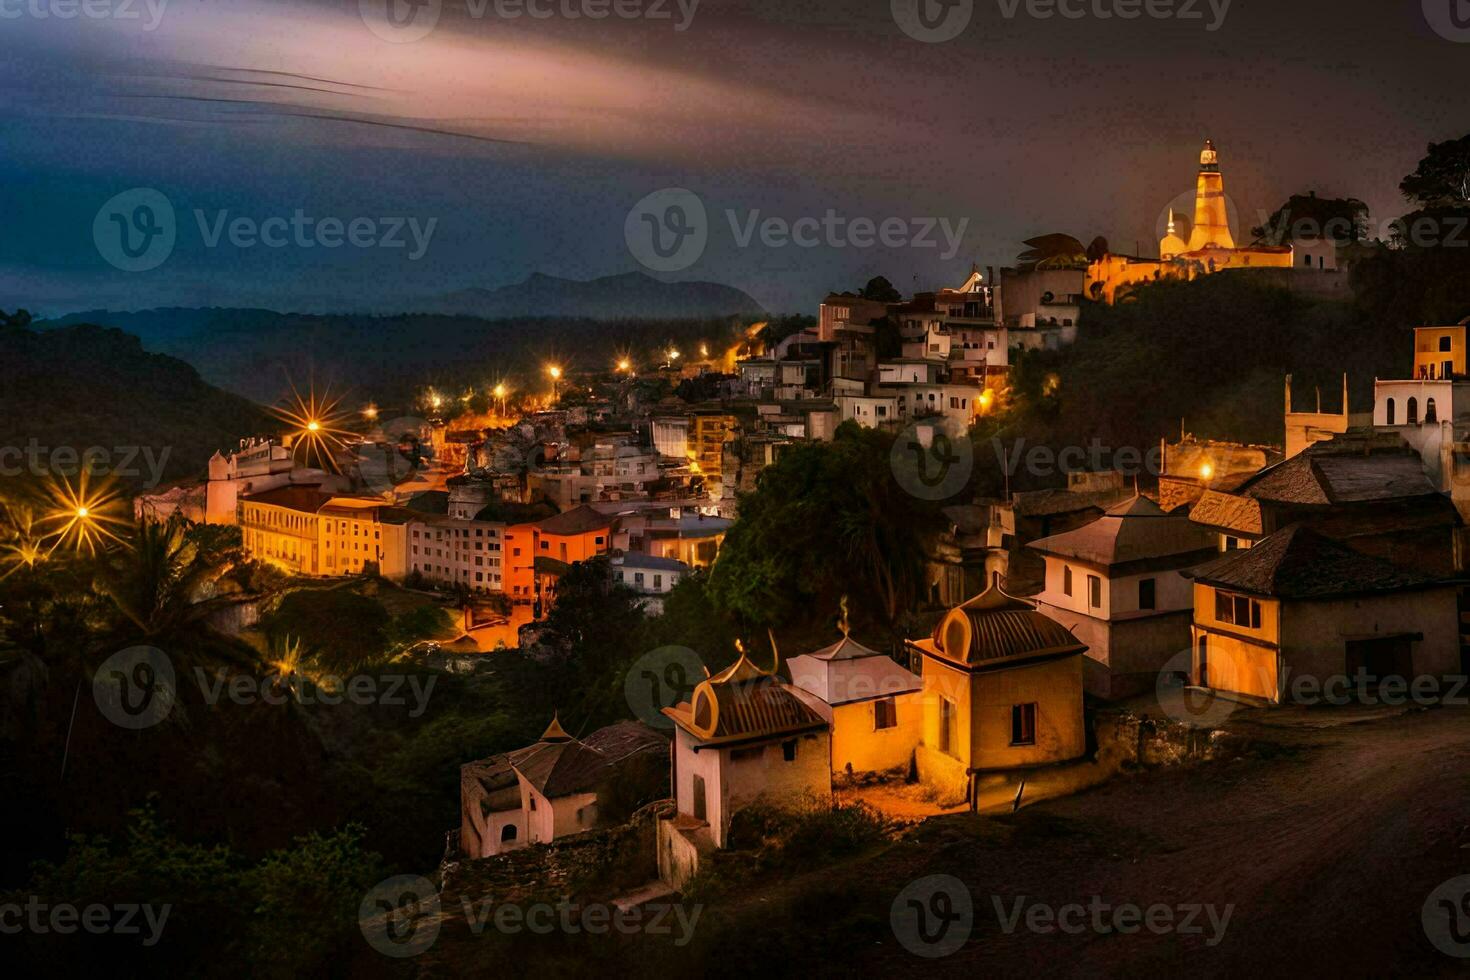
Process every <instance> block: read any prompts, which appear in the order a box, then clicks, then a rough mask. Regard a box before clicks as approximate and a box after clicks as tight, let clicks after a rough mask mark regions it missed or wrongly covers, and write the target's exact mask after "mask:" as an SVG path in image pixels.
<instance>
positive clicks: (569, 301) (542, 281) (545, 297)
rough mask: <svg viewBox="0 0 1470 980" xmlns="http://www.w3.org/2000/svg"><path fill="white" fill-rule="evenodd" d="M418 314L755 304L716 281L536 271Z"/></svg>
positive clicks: (574, 312)
mask: <svg viewBox="0 0 1470 980" xmlns="http://www.w3.org/2000/svg"><path fill="white" fill-rule="evenodd" d="M410 309H411V311H412V312H417V313H452V314H460V315H463V316H476V317H481V318H483V319H486V320H498V319H506V318H510V317H528V316H557V317H586V318H588V319H593V320H625V319H630V318H634V317H646V318H650V319H655V320H679V319H687V318H695V317H712V316H747V315H748V316H758V315H760V314H761V313H763V311H762V310H761V307H760V304H759V303H757V302H756V301H755V300H754V299H752V298H751V297H750V296H749V295H748V294H747V293H745V292H743V291H741V290H739V289H736V288H734V287H733V286H724V285H721V284H720V283H717V282H663V281H662V280H659V279H654V278H653V277H652V276H648V275H645V274H643V273H641V272H629V273H624V274H622V275H617V276H604V277H602V278H601V279H591V280H587V281H579V280H576V279H559V278H557V277H556V276H547V275H543V274H541V273H539V272H537V273H535V274H533V275H532V276H531V277H530V278H528V279H526V281H524V282H520V283H516V284H514V285H511V286H501V287H499V288H497V289H461V290H458V291H456V292H452V293H446V294H444V295H442V296H437V297H434V298H432V299H430V300H429V301H427V303H423V304H418V303H415V304H414V305H413V306H411V307H410Z"/></svg>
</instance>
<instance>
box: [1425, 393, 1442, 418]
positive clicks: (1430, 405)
mask: <svg viewBox="0 0 1470 980" xmlns="http://www.w3.org/2000/svg"><path fill="white" fill-rule="evenodd" d="M1424 421H1425V422H1427V423H1434V422H1438V421H1439V413H1438V412H1436V411H1435V409H1434V399H1433V398H1430V399H1428V400H1426V401H1425V402H1424Z"/></svg>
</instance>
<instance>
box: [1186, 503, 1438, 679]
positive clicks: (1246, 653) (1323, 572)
mask: <svg viewBox="0 0 1470 980" xmlns="http://www.w3.org/2000/svg"><path fill="white" fill-rule="evenodd" d="M1190 577H1191V578H1192V580H1193V585H1194V624H1193V627H1192V630H1191V633H1192V641H1193V642H1192V648H1191V649H1192V653H1191V658H1192V659H1191V662H1190V678H1189V680H1190V681H1191V682H1192V683H1193V684H1194V685H1196V686H1199V687H1203V688H1209V689H1212V690H1218V691H1223V692H1227V693H1231V694H1237V695H1244V696H1247V697H1250V698H1256V699H1260V700H1261V701H1264V702H1271V703H1282V702H1286V701H1293V700H1297V701H1300V700H1311V699H1312V698H1313V697H1314V696H1315V694H1316V692H1321V691H1322V690H1324V685H1329V684H1339V685H1343V684H1345V683H1347V682H1349V681H1351V682H1352V684H1353V685H1354V689H1356V687H1357V685H1358V680H1359V679H1362V680H1363V682H1364V683H1367V684H1370V685H1377V684H1380V683H1382V682H1383V680H1384V679H1385V678H1388V677H1397V678H1402V679H1404V680H1405V681H1406V682H1412V681H1413V680H1414V679H1415V678H1423V677H1434V678H1442V677H1446V676H1450V675H1454V674H1457V673H1459V672H1460V671H1461V659H1460V645H1459V611H1458V610H1459V606H1458V600H1457V591H1458V589H1457V584H1456V583H1455V581H1453V580H1448V579H1446V578H1445V577H1444V576H1441V575H1436V574H1434V573H1433V572H1431V571H1429V570H1427V569H1424V568H1423V567H1422V566H1416V567H1412V568H1411V567H1406V566H1402V565H1396V564H1394V563H1392V562H1388V561H1385V560H1383V559H1382V558H1379V557H1377V556H1375V555H1369V554H1365V553H1363V552H1360V551H1357V550H1354V549H1353V548H1350V547H1348V546H1346V545H1344V544H1342V543H1340V542H1338V541H1334V540H1333V539H1331V538H1329V537H1327V536H1326V535H1324V534H1322V533H1319V532H1318V531H1317V530H1315V529H1313V528H1312V527H1309V526H1307V525H1305V524H1293V525H1290V526H1288V527H1285V528H1282V529H1281V530H1278V531H1276V532H1274V533H1272V534H1269V535H1267V536H1266V537H1265V538H1262V539H1261V540H1260V541H1258V542H1256V543H1255V544H1254V546H1253V547H1251V548H1249V549H1244V550H1236V551H1231V552H1229V553H1227V554H1225V555H1222V556H1220V557H1219V558H1216V559H1215V560H1213V561H1211V562H1208V563H1206V564H1204V565H1201V566H1199V567H1197V568H1195V569H1193V570H1192V571H1191V572H1190ZM1303 685H1305V687H1304V686H1303ZM1344 689H1346V688H1344Z"/></svg>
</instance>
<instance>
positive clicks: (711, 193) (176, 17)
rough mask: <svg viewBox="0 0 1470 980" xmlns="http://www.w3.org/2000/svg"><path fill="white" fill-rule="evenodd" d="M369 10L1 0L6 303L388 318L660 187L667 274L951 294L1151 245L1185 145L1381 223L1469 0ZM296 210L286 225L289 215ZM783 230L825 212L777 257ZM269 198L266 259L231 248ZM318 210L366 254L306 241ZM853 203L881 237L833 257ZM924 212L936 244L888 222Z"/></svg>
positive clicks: (301, 4) (625, 257)
mask: <svg viewBox="0 0 1470 980" xmlns="http://www.w3.org/2000/svg"><path fill="white" fill-rule="evenodd" d="M383 2H384V0H361V3H360V2H359V0H337V2H320V3H309V2H305V0H279V2H272V0H151V3H150V0H0V91H3V92H4V95H3V96H0V100H3V101H0V214H3V216H4V224H3V230H0V308H9V307H12V306H19V305H24V306H28V307H30V308H32V309H33V310H40V311H42V312H44V313H48V314H54V313H62V312H67V311H71V310H77V309H88V308H94V307H111V308H119V309H135V308H144V307H151V306H165V305H210V304H212V305H259V306H268V307H272V308H276V309H299V310H323V309H330V310H338V309H369V308H372V309H381V308H383V307H385V306H390V307H402V308H411V307H412V306H413V299H414V298H415V297H421V296H430V295H433V294H436V293H440V292H445V291H448V290H452V289H458V288H463V287H467V286H496V285H502V284H506V283H510V282H515V281H518V280H520V279H523V278H524V277H525V276H527V275H528V274H530V273H532V272H537V271H539V272H545V273H548V274H551V275H557V276H566V277H571V278H579V279H580V278H590V277H594V276H601V275H609V274H613V273H620V272H629V271H634V270H643V269H644V268H645V267H644V266H643V265H640V263H639V260H638V258H636V257H635V254H634V250H630V248H629V247H628V245H627V243H626V240H625V222H626V220H627V218H628V214H629V210H630V208H632V207H633V206H634V205H635V204H636V203H637V202H639V201H640V200H641V199H643V198H645V196H646V195H648V194H650V193H652V192H655V191H658V190H660V189H663V188H670V187H682V188H687V189H688V190H690V191H692V192H694V194H695V195H697V196H698V198H699V200H700V201H701V202H702V204H703V205H704V207H705V210H706V223H707V244H706V245H705V247H704V248H703V251H702V253H700V254H699V255H698V258H697V261H692V263H690V264H688V265H686V266H685V267H682V268H680V269H677V270H676V271H671V272H664V273H659V274H660V275H662V276H664V277H665V278H669V279H708V280H716V281H720V282H726V283H729V284H731V285H734V286H738V287H740V288H742V289H745V290H746V291H748V292H749V293H750V294H751V295H753V296H754V297H755V298H756V299H757V300H759V301H761V302H762V303H763V304H765V305H766V306H767V307H768V308H770V309H774V310H792V311H795V310H801V311H811V310H813V309H814V308H815V305H816V303H817V301H818V299H819V298H820V295H821V294H822V293H823V292H824V291H825V290H827V289H829V288H848V287H852V286H855V285H859V284H861V283H862V282H863V281H865V280H866V279H867V278H868V277H869V276H871V275H874V274H879V273H882V274H886V275H888V276H889V278H891V279H892V280H893V281H894V282H895V283H896V284H897V285H899V286H900V287H901V288H904V289H906V290H907V289H912V288H914V287H915V286H917V287H919V288H933V287H935V286H936V285H940V284H957V283H958V282H959V281H961V280H962V279H963V277H964V274H965V272H966V271H967V270H968V269H969V266H970V263H971V262H972V261H974V262H978V263H979V264H980V265H982V266H984V265H987V264H989V265H1001V264H1006V263H1009V262H1010V261H1012V259H1013V258H1014V256H1015V254H1016V252H1017V251H1018V250H1019V242H1020V240H1021V239H1023V238H1026V237H1030V236H1032V235H1036V234H1040V233H1044V232H1050V231H1064V232H1068V233H1071V234H1073V235H1076V236H1078V237H1079V238H1082V239H1083V240H1084V241H1087V240H1089V239H1090V238H1091V237H1092V236H1094V235H1099V234H1101V235H1105V236H1107V237H1108V238H1109V239H1110V240H1111V242H1112V243H1113V245H1114V247H1115V248H1117V249H1120V250H1131V249H1132V248H1133V244H1134V242H1135V241H1137V242H1140V243H1141V247H1142V248H1144V249H1145V250H1147V249H1149V248H1151V247H1155V246H1154V243H1156V240H1157V237H1158V236H1159V235H1160V234H1161V233H1162V220H1163V219H1162V215H1163V214H1164V212H1165V211H1166V209H1167V207H1168V206H1169V204H1170V203H1171V202H1173V201H1175V200H1176V199H1178V198H1180V197H1181V196H1183V199H1184V200H1186V201H1187V195H1188V194H1189V192H1190V191H1191V190H1192V187H1193V175H1194V171H1195V169H1196V161H1197V154H1198V151H1199V148H1200V144H1201V143H1202V141H1203V140H1204V138H1205V137H1206V136H1209V137H1211V138H1213V139H1214V140H1215V141H1216V143H1217V144H1219V146H1220V149H1221V154H1222V162H1223V168H1224V170H1225V174H1226V186H1227V190H1228V191H1229V193H1230V195H1231V196H1232V198H1233V199H1234V202H1235V204H1236V207H1237V209H1238V212H1239V214H1240V224H1241V225H1243V226H1244V228H1242V229H1238V231H1237V233H1238V234H1242V235H1243V234H1244V229H1248V228H1249V226H1250V225H1251V224H1256V223H1259V222H1258V216H1259V212H1262V211H1266V212H1269V211H1270V210H1272V209H1274V208H1275V207H1276V206H1277V205H1278V204H1279V203H1281V201H1282V200H1283V199H1284V198H1285V197H1286V196H1287V195H1288V194H1290V193H1293V192H1297V191H1304V190H1307V189H1317V190H1318V191H1319V192H1320V193H1323V194H1331V195H1345V194H1351V195H1355V196H1358V197H1361V198H1363V199H1364V200H1366V201H1367V202H1368V203H1369V204H1370V205H1371V206H1372V207H1373V210H1374V215H1375V218H1376V219H1380V220H1387V219H1388V218H1391V217H1393V216H1395V215H1397V214H1398V213H1400V212H1401V211H1402V210H1403V207H1402V204H1401V201H1400V199H1399V196H1398V193H1397V190H1396V188H1397V184H1398V181H1399V179H1400V178H1401V177H1402V176H1403V175H1404V174H1405V173H1407V172H1409V171H1410V170H1412V169H1413V167H1414V165H1415V163H1416V162H1417V160H1418V159H1419V157H1420V156H1422V155H1423V151H1424V149H1425V145H1426V144H1427V143H1428V142H1429V141H1430V140H1443V139H1447V138H1452V137H1457V136H1460V135H1464V134H1465V133H1466V132H1467V131H1470V115H1467V113H1466V112H1465V108H1466V96H1465V92H1466V88H1465V83H1464V77H1465V68H1466V66H1467V65H1470V43H1467V42H1470V30H1467V31H1459V30H1458V28H1456V27H1455V26H1454V25H1455V23H1456V22H1455V21H1452V20H1447V18H1448V16H1449V12H1450V11H1451V9H1452V7H1451V4H1453V3H1461V4H1463V5H1464V6H1465V7H1470V3H1466V2H1465V0H1423V4H1422V5H1421V3H1420V0H1407V2H1398V3H1391V2H1382V0H1352V2H1344V0H1290V2H1282V0H1233V2H1231V3H1229V4H1225V0H1213V2H1214V7H1213V8H1212V7H1211V0H1147V2H1148V3H1150V4H1157V5H1158V6H1157V7H1155V8H1151V9H1157V10H1172V11H1173V12H1174V14H1175V16H1170V17H1168V18H1153V17H1149V16H1146V15H1144V16H1141V17H1139V18H1137V19H1123V18H1122V17H1121V16H1110V17H1102V16H1100V15H1101V14H1108V13H1114V14H1116V13H1118V12H1119V11H1127V10H1128V9H1129V3H1130V0H1060V2H1061V3H1062V5H1063V8H1064V9H1066V10H1067V11H1068V12H1069V13H1071V14H1074V15H1075V14H1080V15H1081V16H1076V17H1069V16H1062V14H1061V13H1060V11H1059V10H1054V9H1053V6H1052V4H1053V2H1054V0H958V2H959V3H960V4H961V6H959V7H954V8H946V7H941V6H938V5H937V4H935V6H933V7H929V8H926V9H927V12H928V13H929V14H931V15H932V16H933V17H934V18H942V17H944V16H949V15H951V14H953V15H954V16H957V17H958V16H961V15H963V14H964V13H965V11H966V9H968V8H966V7H965V6H964V5H965V4H969V3H973V9H972V10H970V12H969V20H968V21H963V20H961V21H947V22H945V23H946V24H949V25H953V24H956V23H959V24H961V25H962V26H963V30H961V31H960V33H959V34H958V36H957V37H955V38H953V39H952V40H948V41H944V42H940V43H926V42H924V41H922V40H917V39H915V38H914V37H912V36H910V35H909V34H908V33H905V31H904V30H903V29H901V28H900V26H899V24H898V21H899V20H900V19H904V18H905V17H907V16H908V13H911V11H910V12H908V13H906V12H905V11H903V10H900V11H899V13H898V14H897V15H896V14H895V13H894V11H893V10H892V9H891V6H897V7H903V5H904V4H905V3H907V4H909V6H912V4H913V3H914V2H916V0H893V3H892V4H890V0H831V2H821V3H818V2H814V0H794V2H793V0H703V2H699V3H695V2H694V0H683V7H682V8H681V7H680V5H679V2H678V0H418V3H419V4H420V5H421V6H420V7H419V8H410V7H408V6H407V5H400V6H396V7H395V8H394V10H393V11H392V13H394V15H395V17H394V19H392V20H390V19H387V18H385V16H384V14H385V8H384V7H383ZM393 2H394V3H395V4H402V0H393ZM441 2H442V7H441V6H440V3H441ZM923 2H924V3H932V2H934V0H923ZM950 2H954V0H950ZM1132 3H1133V4H1134V7H1133V9H1137V8H1138V7H1141V6H1144V4H1145V0H1132ZM374 4H376V5H377V6H376V7H375V6H374ZM691 5H692V9H691ZM1222 5H1223V6H1224V9H1222ZM1441 8H1443V9H1441ZM530 9H534V10H535V11H536V12H537V13H549V14H550V15H551V16H545V17H533V16H530V15H529V13H527V12H526V11H527V10H530ZM598 11H608V12H609V16H606V17H603V18H601V19H593V18H591V17H589V16H579V17H571V16H568V12H571V13H583V14H585V13H588V12H593V13H595V12H598ZM616 11H622V15H619V14H618V13H617V12H616ZM1048 11H1051V12H1052V15H1051V16H1035V14H1040V13H1046V12H1048ZM516 13H520V14H521V15H520V16H513V15H514V14H516ZM1181 13H1183V14H1196V13H1197V14H1198V15H1199V16H1198V18H1196V17H1192V16H1179V14H1181ZM1462 13H1464V14H1466V15H1467V18H1470V10H1467V11H1462ZM632 14H643V16H637V17H634V16H631V15H632ZM650 14H652V15H658V14H666V15H667V16H648V15H650ZM433 15H437V23H436V24H435V25H434V27H433V30H432V31H431V32H429V33H428V34H427V35H426V36H423V37H419V38H417V39H414V40H408V39H407V38H408V36H409V35H412V34H415V33H417V29H418V28H419V27H421V26H423V25H424V24H426V23H427V22H428V21H429V20H430V19H432V16H433ZM1221 15H1223V16H1221ZM932 22H935V21H932V20H931V23H932ZM1461 22H1466V23H1470V19H1467V20H1465V21H1461ZM909 23H913V21H912V20H911V19H910V20H909ZM1436 25H1437V27H1436ZM1446 25H1448V26H1446ZM1212 26H1213V27H1215V28H1216V29H1214V30H1211V29H1210V28H1211V27H1212ZM681 28H682V29H681ZM1461 34H1465V35H1467V36H1464V37H1461V36H1460V35H1461ZM133 188H150V189H153V190H155V191H157V192H159V193H161V194H162V195H163V197H164V199H166V200H167V202H168V203H169V205H170V206H171V207H172V208H173V211H174V216H175V221H174V230H175V240H174V243H173V246H172V249H171V251H169V252H168V253H167V257H166V260H165V261H162V263H161V264H159V265H157V266H155V267H153V268H151V269H147V270H145V271H125V270H124V269H119V268H115V267H114V265H112V264H109V262H108V261H107V259H106V258H105V257H104V255H103V254H102V253H101V252H100V251H99V248H98V245H97V233H96V232H95V229H94V219H98V215H99V210H101V209H103V206H104V204H105V203H106V202H108V201H109V200H110V199H112V198H114V196H115V195H118V194H120V193H122V192H125V191H128V190H130V189H133ZM128 200H129V199H126V198H125V199H124V201H128ZM128 208H131V204H128ZM298 212H299V213H300V215H301V219H298V224H299V221H300V220H302V219H310V221H311V224H310V225H309V226H306V227H309V228H310V229H311V230H310V231H308V232H305V233H302V234H298V233H297V232H296V231H290V232H285V231H283V229H284V228H286V227H287V225H288V223H289V222H290V221H291V220H292V218H293V216H295V215H297V213H298ZM829 212H830V213H831V215H832V216H833V217H832V218H827V216H828V214H829ZM115 213H117V214H123V215H124V216H123V217H119V218H116V219H109V218H108V217H107V216H106V215H105V214H104V216H103V218H102V219H101V227H102V228H103V232H102V233H103V234H105V233H106V229H107V227H108V226H107V221H108V220H117V221H120V222H126V221H127V220H129V218H128V217H127V215H130V214H131V213H132V212H131V211H130V210H128V209H127V208H124V209H123V211H120V212H115ZM772 217H774V218H777V219H780V220H781V221H785V222H795V221H797V220H798V219H803V218H806V219H815V221H816V222H820V223H823V224H824V225H825V226H826V228H831V227H834V222H835V227H836V228H837V229H838V231H837V233H835V234H834V233H832V232H830V231H828V230H823V231H820V232H815V233H813V235H812V237H809V238H804V239H803V241H804V242H805V244H802V245H798V244H795V243H792V242H789V241H784V240H783V239H782V238H781V237H779V235H777V236H774V237H773V236H772V235H769V234H762V233H761V232H760V231H759V228H760V227H761V225H760V223H761V222H762V221H764V220H765V219H768V218H772ZM241 219H243V224H242V226H241V227H242V231H241V233H240V235H238V236H237V238H236V241H235V242H233V243H232V242H231V240H230V238H231V232H230V230H229V229H230V228H231V227H232V225H231V223H232V222H237V221H240V220H241ZM271 219H276V221H275V232H276V234H274V236H273V237H272V239H271V240H272V241H275V242H277V243H281V244H280V245H279V247H271V246H267V245H265V244H262V243H261V242H260V241H256V240H254V239H253V238H252V237H251V229H255V233H257V234H258V233H261V232H265V231H269V225H270V221H271ZM322 219H335V220H336V221H339V222H340V223H341V224H342V225H343V226H344V227H345V226H347V225H348V224H349V223H350V222H352V221H353V220H354V219H357V221H358V225H357V234H358V235H359V238H360V241H361V242H362V243H363V244H356V245H355V244H351V243H347V242H342V243H340V244H338V245H337V246H336V247H326V245H325V244H324V243H325V242H330V241H331V240H332V236H331V235H329V234H326V233H325V231H323V234H322V235H321V236H317V231H316V229H317V228H318V225H317V224H316V222H318V221H320V220H322ZM410 219H411V220H412V221H413V222H414V225H412V226H411V225H409V224H407V221H409V220H410ZM852 219H867V220H868V221H871V222H872V223H873V224H874V225H875V226H876V225H881V224H882V223H883V222H884V221H885V220H888V221H890V223H891V222H893V221H895V220H896V221H897V222H898V224H895V225H892V227H893V229H894V232H893V235H892V236H890V239H891V240H889V241H888V242H887V243H886V244H885V243H884V242H882V241H877V242H873V243H867V242H865V241H859V242H858V243H857V244H854V243H853V242H852V241H849V240H848V232H847V227H848V226H847V225H846V224H845V222H847V221H850V220H852ZM941 219H942V220H943V221H944V222H946V223H947V226H948V228H949V229H950V231H951V233H952V234H953V233H956V232H958V231H960V230H962V231H963V235H962V237H960V238H959V240H958V242H957V243H956V244H954V245H951V244H949V242H947V241H946V238H945V235H944V234H943V232H942V230H941V228H942V227H944V226H936V227H935V230H934V231H933V232H932V233H931V234H930V235H929V236H927V237H926V238H923V239H921V241H920V242H918V243H911V242H909V241H908V240H907V239H908V238H909V237H911V236H913V235H916V234H918V233H919V232H921V231H922V230H923V229H924V228H925V227H926V226H927V225H929V224H932V223H934V222H935V221H938V220H941ZM752 220H754V222H755V228H756V229H757V230H756V232H755V234H754V235H753V236H752V237H751V238H749V239H748V240H744V241H743V240H742V239H743V236H744V231H745V230H746V229H747V228H749V227H751V222H752ZM431 222H432V224H431ZM329 224H330V222H329ZM395 224H396V225H398V226H400V230H399V231H397V232H393V233H390V232H391V229H392V228H393V227H394V226H395ZM415 226H416V227H417V229H418V232H419V239H418V245H421V246H422V247H421V248H420V247H417V246H416V244H415V238H414V237H413V235H412V234H411V232H410V229H411V228H412V227H415ZM813 227H815V223H809V225H808V230H810V229H811V228H813ZM900 228H902V229H903V233H902V234H900V232H899V229H900ZM215 230H218V231H219V233H220V234H219V237H218V239H215V240H213V244H211V236H212V233H213V231H215ZM342 234H343V233H342V232H341V231H339V232H338V237H339V238H340V237H341V236H342ZM385 236H386V237H387V238H389V239H390V240H391V239H394V238H395V237H396V238H397V239H400V240H402V241H403V242H404V247H401V248H399V247H380V246H375V245H372V244H369V243H373V242H377V241H378V239H379V238H382V237H385ZM858 237H859V238H862V236H861V235H859V236H858ZM419 252H422V254H418V253H419Z"/></svg>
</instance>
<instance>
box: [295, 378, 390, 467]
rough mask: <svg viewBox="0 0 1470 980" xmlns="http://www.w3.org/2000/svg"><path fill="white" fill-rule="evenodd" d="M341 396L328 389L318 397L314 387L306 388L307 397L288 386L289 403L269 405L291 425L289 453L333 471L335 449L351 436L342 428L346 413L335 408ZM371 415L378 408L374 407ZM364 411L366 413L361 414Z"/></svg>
mask: <svg viewBox="0 0 1470 980" xmlns="http://www.w3.org/2000/svg"><path fill="white" fill-rule="evenodd" d="M341 402H342V399H341V398H340V397H339V398H333V397H332V393H331V389H330V388H328V389H327V390H326V391H325V392H323V393H322V394H321V396H320V397H318V396H317V393H316V389H315V388H312V389H309V390H308V391H307V393H306V397H304V398H303V397H302V395H301V392H299V391H297V390H296V386H295V385H292V386H291V404H290V405H287V406H286V407H284V408H272V409H271V412H272V413H273V414H274V415H275V416H276V417H277V418H279V419H280V420H281V421H283V422H285V423H286V424H287V425H288V426H290V433H289V434H290V435H291V437H292V438H291V455H292V456H293V457H297V456H298V455H299V457H300V459H301V461H302V462H304V463H307V464H310V463H311V462H312V461H313V460H315V462H316V463H317V465H319V466H322V467H324V468H326V469H329V470H332V471H335V470H336V469H337V458H336V450H337V449H339V448H341V446H342V445H343V444H344V442H345V440H346V439H347V438H348V437H349V436H351V435H352V433H351V432H349V431H348V430H347V429H344V428H342V427H341V425H342V423H343V422H344V421H345V419H346V415H345V414H344V413H342V412H341V411H339V410H338V406H339V405H340V404H341ZM373 412H374V414H376V413H377V410H376V409H374V410H373ZM364 414H366V413H364Z"/></svg>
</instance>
